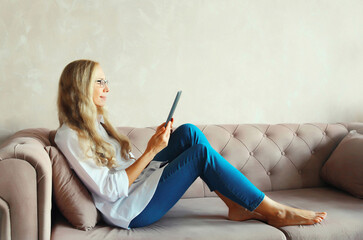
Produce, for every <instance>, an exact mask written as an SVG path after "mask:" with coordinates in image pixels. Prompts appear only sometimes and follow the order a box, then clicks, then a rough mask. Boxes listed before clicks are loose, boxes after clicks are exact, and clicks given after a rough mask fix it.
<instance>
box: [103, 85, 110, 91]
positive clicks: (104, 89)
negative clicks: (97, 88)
mask: <svg viewBox="0 0 363 240" xmlns="http://www.w3.org/2000/svg"><path fill="white" fill-rule="evenodd" d="M103 91H104V92H109V91H110V88H109V87H108V84H106V85H105V87H104V88H103Z"/></svg>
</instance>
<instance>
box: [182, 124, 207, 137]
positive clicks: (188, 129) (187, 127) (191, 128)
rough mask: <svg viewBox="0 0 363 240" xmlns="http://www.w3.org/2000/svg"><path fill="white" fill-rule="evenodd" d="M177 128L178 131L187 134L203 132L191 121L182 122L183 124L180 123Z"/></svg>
mask: <svg viewBox="0 0 363 240" xmlns="http://www.w3.org/2000/svg"><path fill="white" fill-rule="evenodd" d="M178 129H179V130H180V131H183V132H184V133H188V134H191V135H194V136H196V135H199V134H203V133H202V131H201V130H200V129H199V128H198V127H197V126H195V125H194V124H192V123H184V124H182V125H180V126H179V127H178Z"/></svg>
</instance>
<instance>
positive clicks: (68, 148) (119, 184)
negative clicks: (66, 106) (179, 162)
mask: <svg viewBox="0 0 363 240" xmlns="http://www.w3.org/2000/svg"><path fill="white" fill-rule="evenodd" d="M101 122H102V123H104V120H103V116H102V115H99V116H98V119H97V121H96V126H97V129H98V131H99V133H100V135H101V136H102V137H103V138H104V139H105V141H107V142H108V143H110V144H112V145H113V146H114V147H115V149H116V159H117V163H118V164H119V167H117V168H114V169H112V170H110V169H108V168H107V167H105V166H104V167H101V166H97V165H96V163H95V162H94V160H93V159H92V158H84V154H83V152H82V150H81V148H80V145H79V142H78V135H77V133H76V132H75V131H74V130H73V129H71V128H70V127H69V126H68V125H67V124H62V126H61V127H60V128H59V129H58V130H57V133H56V135H55V139H54V141H55V143H56V144H57V147H58V148H59V149H60V150H61V151H62V153H63V155H64V156H65V157H66V159H67V160H68V163H69V165H70V167H71V168H72V169H73V170H74V171H75V172H76V174H77V176H78V177H79V178H80V179H81V181H82V182H83V184H84V185H85V186H86V187H87V189H88V190H89V191H90V192H91V194H92V198H93V201H94V203H95V205H96V208H97V209H98V210H99V211H100V212H101V213H102V216H103V219H104V221H105V222H106V223H108V224H110V225H114V226H118V227H122V228H126V229H130V228H129V224H130V222H131V221H132V219H134V218H135V217H136V216H137V215H138V214H139V213H141V212H142V210H144V208H145V207H146V206H147V204H148V203H149V202H150V200H151V198H152V197H153V195H154V193H155V190H156V187H157V185H158V182H159V179H160V177H161V174H162V173H163V170H164V168H165V166H166V165H165V166H163V167H162V168H160V165H161V164H162V163H163V162H159V161H151V162H150V164H149V165H148V166H147V167H146V168H145V169H144V170H143V171H142V172H141V174H140V175H139V176H138V178H137V179H136V180H135V181H134V182H133V183H132V184H131V186H130V187H129V179H128V176H127V174H126V171H125V169H126V168H128V167H129V166H130V165H132V164H133V163H134V162H135V161H137V160H135V159H130V160H125V159H124V158H122V156H121V146H120V144H119V143H118V141H117V140H116V139H114V138H112V137H110V136H109V135H108V134H107V132H106V130H105V129H104V128H103V126H102V124H101ZM90 153H91V152H89V153H88V154H87V155H91V154H90ZM130 156H131V157H132V158H134V156H133V154H132V153H130ZM82 159H84V160H82Z"/></svg>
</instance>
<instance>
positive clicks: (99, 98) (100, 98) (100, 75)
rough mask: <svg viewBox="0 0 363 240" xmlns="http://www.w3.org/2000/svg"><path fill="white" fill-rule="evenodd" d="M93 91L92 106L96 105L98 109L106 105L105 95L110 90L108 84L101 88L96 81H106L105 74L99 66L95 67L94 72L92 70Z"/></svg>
mask: <svg viewBox="0 0 363 240" xmlns="http://www.w3.org/2000/svg"><path fill="white" fill-rule="evenodd" d="M94 71H95V72H94V76H95V79H94V81H95V82H94V85H95V86H94V90H93V102H94V104H96V105H97V106H99V107H103V106H105V104H106V99H107V93H108V92H109V91H110V88H109V87H108V84H104V87H102V86H101V84H100V83H99V82H97V81H98V80H104V81H105V80H106V78H105V74H104V72H103V70H102V68H101V67H100V65H99V64H97V65H96V66H95V70H94Z"/></svg>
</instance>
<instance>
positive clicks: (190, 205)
mask: <svg viewBox="0 0 363 240" xmlns="http://www.w3.org/2000/svg"><path fill="white" fill-rule="evenodd" d="M227 211H228V209H227V207H226V205H225V204H224V203H223V202H222V201H221V200H220V199H219V198H216V197H210V198H189V199H181V200H180V201H178V202H177V203H176V205H174V207H173V208H172V209H171V210H170V211H169V212H168V213H166V215H164V216H163V218H162V219H160V220H159V221H157V222H156V223H154V224H152V225H150V226H146V227H142V228H134V229H131V230H125V229H121V228H113V227H108V226H106V225H105V224H98V225H97V226H96V227H95V228H94V229H93V230H91V231H88V232H85V231H80V230H77V229H74V228H72V227H71V226H70V225H69V223H67V222H66V221H65V220H64V219H62V218H57V222H56V223H55V224H54V225H53V226H54V227H53V229H52V239H53V240H60V239H67V240H68V239H69V240H72V239H74V240H86V239H87V240H93V239H94V240H96V239H97V240H99V239H102V240H114V239H140V240H141V239H148V240H153V239H155V240H170V239H173V240H179V239H180V240H181V239H198V240H213V239H216V240H220V239H231V240H233V239H236V240H237V239H251V240H258V239H261V240H262V239H263V240H265V239H271V240H273V239H286V238H285V236H284V234H283V233H282V232H281V231H280V230H278V229H276V228H274V227H271V226H269V225H267V224H264V223H262V222H259V221H257V220H249V221H245V222H236V221H229V220H228V219H226V216H227Z"/></svg>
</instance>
